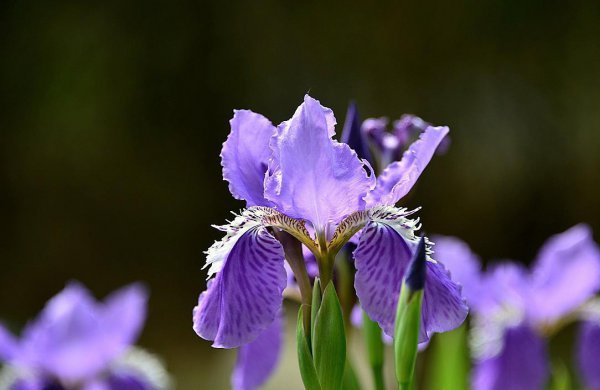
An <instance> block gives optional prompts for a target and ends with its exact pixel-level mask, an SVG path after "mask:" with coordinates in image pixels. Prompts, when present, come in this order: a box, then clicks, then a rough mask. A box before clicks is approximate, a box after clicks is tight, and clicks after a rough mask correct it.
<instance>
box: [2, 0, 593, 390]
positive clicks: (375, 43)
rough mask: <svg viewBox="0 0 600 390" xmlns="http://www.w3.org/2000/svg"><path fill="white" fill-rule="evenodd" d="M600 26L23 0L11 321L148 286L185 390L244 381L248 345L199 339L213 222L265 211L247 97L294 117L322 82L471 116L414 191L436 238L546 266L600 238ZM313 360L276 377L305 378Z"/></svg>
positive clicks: (7, 52) (398, 106)
mask: <svg viewBox="0 0 600 390" xmlns="http://www.w3.org/2000/svg"><path fill="white" fill-rule="evenodd" d="M599 37H600V2H583V1H581V2H580V1H572V2H563V1H552V0H545V1H542V0H539V1H517V0H505V1H475V0H471V1H464V2H429V3H425V2H396V1H380V2H374V3H372V4H367V3H366V2H362V1H348V2H344V3H342V2H337V3H335V4H330V3H325V2H318V1H303V2H286V1H257V2H245V1H228V2H219V1H213V2H194V1H169V2H167V1H165V2H159V1H147V2H143V3H142V2H140V3H133V2H123V1H105V2H102V3H100V4H92V3H91V2H80V1H72V2H71V1H54V2H43V1H30V2H27V1H16V0H4V1H2V2H0V209H1V212H2V223H0V264H1V267H0V318H1V319H2V320H3V321H5V322H7V323H8V324H9V325H10V326H11V327H12V328H14V329H19V328H20V327H21V326H22V325H23V324H24V323H25V322H26V320H27V319H28V318H31V317H33V316H34V315H35V314H36V313H37V312H38V311H39V310H40V309H41V307H42V306H43V303H44V302H45V301H46V300H47V299H48V298H49V297H50V296H52V295H53V294H55V293H56V292H58V291H59V290H60V289H61V288H62V287H63V286H64V284H65V282H66V281H68V280H70V279H78V280H80V281H82V282H83V283H85V284H86V285H88V286H89V287H90V289H92V290H93V291H94V293H95V294H96V295H97V296H104V295H105V294H107V293H108V292H109V291H111V290H113V289H115V288H117V287H119V286H121V285H124V284H126V283H129V282H131V281H134V280H142V281H145V282H146V283H147V284H148V286H149V287H150V288H151V291H152V297H151V303H150V315H149V320H148V323H147V327H146V329H145V332H144V334H143V336H142V339H141V344H142V345H144V346H145V347H147V348H149V349H150V350H152V351H154V352H156V353H158V354H160V355H162V356H163V357H164V359H165V361H166V362H167V365H168V367H169V370H170V371H171V373H172V374H173V376H174V377H175V379H176V380H177V382H178V384H179V386H178V388H180V389H213V388H214V389H220V388H227V386H228V381H229V379H228V374H229V371H230V369H231V366H232V364H233V358H234V355H233V354H232V353H231V352H229V351H221V350H216V351H215V350H212V349H210V346H209V343H207V342H205V341H202V340H200V339H199V338H198V337H196V335H195V334H194V332H193V331H192V329H191V310H192V307H193V306H194V305H195V302H196V299H197V295H198V294H199V293H200V291H202V289H203V288H204V283H205V273H204V271H202V270H201V267H202V265H203V263H204V258H203V253H202V252H203V250H205V249H206V248H207V247H208V246H209V245H210V244H211V243H212V242H213V240H215V239H216V238H218V237H219V234H218V232H217V231H216V230H214V229H212V228H211V227H210V225H211V224H220V223H223V222H224V220H225V219H226V218H228V217H229V210H238V209H240V208H241V207H242V206H243V204H242V203H241V202H238V201H235V200H234V199H232V198H231V196H230V195H229V193H228V191H227V186H226V184H225V183H224V182H223V181H222V179H221V171H220V164H219V163H220V161H219V151H220V147H221V143H222V142H223V141H224V140H225V138H226V136H227V134H228V131H229V125H228V120H229V119H230V117H231V116H232V109H234V108H250V109H253V110H255V111H257V112H260V113H263V114H265V115H266V116H268V117H269V118H270V119H271V120H272V121H273V122H274V123H279V122H280V121H282V120H285V119H287V118H289V117H290V116H291V114H292V113H293V111H294V110H295V108H296V106H297V105H298V104H299V103H300V102H301V99H302V96H303V95H304V94H305V93H306V92H308V91H310V93H311V94H312V95H313V96H314V97H316V98H318V99H320V100H321V102H322V103H323V104H324V105H326V106H329V107H332V108H333V109H334V112H335V113H336V114H337V119H338V123H340V124H341V123H342V122H343V119H344V115H345V110H346V106H347V103H348V101H349V100H350V99H355V100H356V101H357V103H358V105H359V108H360V111H361V114H362V116H363V117H368V116H384V115H385V116H389V117H391V118H395V117H399V116H400V115H401V114H402V113H405V112H410V113H414V114H417V115H420V116H422V117H423V118H425V119H426V120H429V121H431V122H433V123H436V124H447V125H449V126H450V127H451V131H452V132H451V137H452V145H451V148H450V150H449V152H448V153H447V154H446V155H444V156H441V157H436V159H435V161H434V163H433V164H432V165H431V166H430V167H429V168H428V170H427V172H426V174H425V175H424V176H423V178H422V179H421V180H420V184H419V185H418V188H417V189H416V190H415V191H413V193H412V194H411V196H410V197H409V198H408V199H407V200H406V205H407V206H409V207H415V206H419V205H420V206H423V207H424V208H423V210H422V211H421V213H420V216H421V217H422V220H423V222H424V226H425V228H426V230H427V231H428V232H431V233H443V234H453V235H458V236H460V237H462V238H463V239H465V240H466V241H467V242H469V243H470V244H471V245H472V247H473V248H474V249H475V251H476V252H477V253H479V254H480V255H481V256H482V257H484V258H485V259H494V258H512V259H517V260H522V261H526V262H527V261H530V260H531V259H532V258H533V257H534V255H535V253H536V250H537V248H538V247H539V246H540V245H541V243H542V242H543V240H544V239H545V238H546V237H547V236H548V235H550V234H553V233H557V232H559V231H562V230H565V229H566V228H568V227H570V226H571V225H573V224H575V223H577V222H587V223H589V224H591V225H592V227H593V228H594V230H595V232H596V237H600V233H599V232H600V172H599V170H600V152H599V151H600V38H599ZM290 309H291V310H289V312H293V311H294V310H295V308H294V307H293V306H292V307H290ZM292 314H293V313H292ZM290 325H291V323H290ZM290 333H291V332H290ZM290 336H291V334H290ZM565 353H567V352H565ZM568 353H570V352H568ZM293 356H294V352H293V346H292V345H291V344H290V345H288V356H287V357H286V361H285V362H284V363H283V364H282V365H281V368H280V370H279V371H278V373H277V375H276V377H275V378H274V379H273V381H271V382H270V384H269V386H270V387H269V388H281V387H282V386H283V384H285V387H286V389H290V390H291V389H297V388H300V385H299V382H298V380H299V379H298V374H297V369H296V363H295V362H294V360H293Z"/></svg>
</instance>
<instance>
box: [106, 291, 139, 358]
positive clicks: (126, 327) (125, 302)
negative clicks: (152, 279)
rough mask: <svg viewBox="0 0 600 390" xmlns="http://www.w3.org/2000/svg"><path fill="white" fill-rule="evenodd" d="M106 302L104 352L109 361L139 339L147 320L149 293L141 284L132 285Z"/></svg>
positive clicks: (113, 294) (115, 293)
mask: <svg viewBox="0 0 600 390" xmlns="http://www.w3.org/2000/svg"><path fill="white" fill-rule="evenodd" d="M104 302H105V303H104V308H103V314H102V317H103V319H102V322H103V331H104V337H105V343H104V346H105V347H104V351H105V353H106V355H107V359H112V358H114V357H116V356H118V355H119V354H121V353H122V352H123V351H124V350H126V349H127V348H128V347H129V346H130V345H132V344H133V343H134V342H135V340H136V339H137V338H138V336H139V333H140V331H141V330H142V327H143V326H144V322H145V320H146V305H147V303H148V291H147V290H146V288H145V287H144V286H143V285H141V284H139V283H138V284H132V285H130V286H127V287H124V288H122V289H120V290H118V291H116V292H114V293H112V294H111V295H110V296H108V298H106V300H105V301H104Z"/></svg>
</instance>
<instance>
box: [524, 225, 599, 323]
mask: <svg viewBox="0 0 600 390" xmlns="http://www.w3.org/2000/svg"><path fill="white" fill-rule="evenodd" d="M531 278H532V286H533V287H532V289H533V290H534V294H533V301H532V302H531V304H529V305H528V308H529V309H530V312H529V314H530V316H531V317H532V319H533V320H534V321H548V322H552V321H555V320H557V319H558V318H560V317H561V316H563V315H565V314H568V313H569V312H570V311H572V310H574V309H576V308H577V307H578V306H580V305H581V304H583V303H584V302H585V301H586V300H588V299H589V298H591V297H592V296H593V295H594V293H595V292H597V291H598V289H599V288H600V249H599V248H598V245H597V244H596V243H595V242H594V241H593V238H592V232H591V229H590V228H589V227H588V226H586V225H577V226H575V227H573V228H571V229H569V230H567V231H565V232H564V233H561V234H558V235H556V236H554V237H551V238H550V239H549V240H548V241H547V242H546V244H544V246H543V247H542V249H541V250H540V252H539V255H538V258H537V260H536V262H535V265H534V267H533V271H532V277H531Z"/></svg>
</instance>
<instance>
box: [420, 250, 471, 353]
mask: <svg viewBox="0 0 600 390" xmlns="http://www.w3.org/2000/svg"><path fill="white" fill-rule="evenodd" d="M467 314H469V308H468V307H467V305H466V303H465V300H464V298H463V297H462V295H461V288H460V286H459V285H457V284H456V283H455V282H454V281H453V280H452V279H451V278H450V274H449V273H448V271H447V270H446V268H445V267H444V266H443V265H442V264H441V263H439V262H433V261H427V273H426V276H425V292H424V293H423V306H422V308H421V327H420V329H419V331H420V336H419V342H426V341H428V340H429V339H430V337H431V334H433V333H442V332H448V331H451V330H453V329H455V328H458V327H459V326H460V325H461V324H462V323H463V322H464V321H465V319H466V318H467Z"/></svg>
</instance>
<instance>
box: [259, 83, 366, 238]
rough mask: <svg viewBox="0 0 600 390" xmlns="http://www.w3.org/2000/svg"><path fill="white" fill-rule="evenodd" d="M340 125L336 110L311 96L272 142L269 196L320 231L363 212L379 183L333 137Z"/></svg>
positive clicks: (353, 154)
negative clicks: (368, 195) (336, 117)
mask: <svg viewBox="0 0 600 390" xmlns="http://www.w3.org/2000/svg"><path fill="white" fill-rule="evenodd" d="M334 125H335V118H334V116H333V113H332V112H331V110H330V109H328V108H325V107H323V106H321V104H320V103H319V102H318V101H317V100H315V99H313V98H311V97H310V96H308V95H306V96H305V98H304V103H303V104H301V105H300V106H299V107H298V109H297V110H296V112H295V113H294V115H293V117H292V118H291V119H290V120H289V121H287V122H284V123H282V124H281V125H280V126H279V127H278V129H277V135H276V136H275V137H274V138H273V139H272V140H271V148H272V150H273V158H272V160H271V161H270V163H269V169H268V172H267V175H266V179H265V197H266V198H267V199H268V200H270V201H272V202H273V203H274V204H275V208H276V209H277V210H278V211H280V212H282V213H284V214H286V215H288V216H290V217H292V218H300V219H305V220H308V221H310V222H311V223H312V225H313V227H314V228H315V229H316V230H317V231H320V232H324V231H325V230H326V228H327V225H328V224H329V223H333V224H336V223H337V222H339V221H340V220H341V219H342V218H343V217H344V216H346V215H348V214H350V213H352V212H354V211H357V210H363V209H364V206H365V202H364V200H363V198H364V197H365V195H366V194H367V192H368V191H369V190H370V189H371V188H372V186H373V185H374V178H373V177H371V176H369V175H368V174H367V172H366V171H365V169H364V166H365V165H368V163H366V162H364V161H361V160H360V159H359V158H358V157H357V155H356V152H354V151H353V150H352V149H350V147H349V146H348V145H346V144H343V143H339V142H337V141H335V140H333V139H332V136H333V135H334V133H335V130H334Z"/></svg>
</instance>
